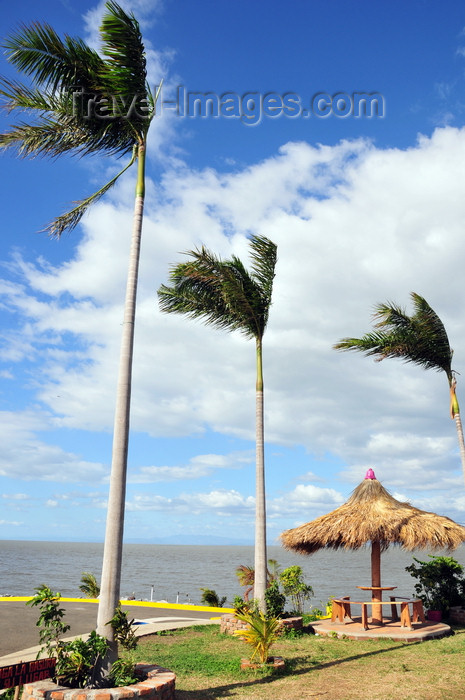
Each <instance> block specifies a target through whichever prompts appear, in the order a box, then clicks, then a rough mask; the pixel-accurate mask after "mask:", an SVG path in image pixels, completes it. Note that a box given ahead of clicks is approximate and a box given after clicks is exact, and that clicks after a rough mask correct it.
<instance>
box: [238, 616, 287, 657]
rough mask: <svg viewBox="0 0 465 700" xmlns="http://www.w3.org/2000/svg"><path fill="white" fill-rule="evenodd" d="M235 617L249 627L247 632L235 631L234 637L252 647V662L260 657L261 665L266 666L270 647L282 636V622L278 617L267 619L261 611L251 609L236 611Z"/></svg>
mask: <svg viewBox="0 0 465 700" xmlns="http://www.w3.org/2000/svg"><path fill="white" fill-rule="evenodd" d="M235 616H236V617H237V619H238V620H241V622H246V623H247V624H248V625H249V628H248V629H246V630H235V631H234V635H235V636H236V637H239V638H240V639H243V640H244V642H245V643H246V644H248V645H249V646H251V647H252V655H251V657H250V660H251V661H253V660H254V659H255V657H258V660H259V661H260V663H261V664H266V662H267V661H268V656H269V650H270V647H271V645H272V644H274V643H275V642H276V640H277V639H278V637H279V636H280V634H281V630H282V626H281V621H280V620H278V618H277V617H267V616H266V615H264V614H263V613H262V612H261V611H260V610H251V609H248V610H243V611H242V612H238V611H237V610H236V612H235Z"/></svg>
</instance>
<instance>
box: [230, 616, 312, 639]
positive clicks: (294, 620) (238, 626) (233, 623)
mask: <svg viewBox="0 0 465 700" xmlns="http://www.w3.org/2000/svg"><path fill="white" fill-rule="evenodd" d="M281 625H282V627H284V629H293V630H301V629H302V618H301V617H284V618H283V619H282V620H281ZM248 627H249V626H248V624H247V622H242V620H238V619H237V617H235V616H234V615H233V614H232V613H228V614H227V615H222V616H221V624H220V632H221V634H234V632H235V631H236V630H246V629H248Z"/></svg>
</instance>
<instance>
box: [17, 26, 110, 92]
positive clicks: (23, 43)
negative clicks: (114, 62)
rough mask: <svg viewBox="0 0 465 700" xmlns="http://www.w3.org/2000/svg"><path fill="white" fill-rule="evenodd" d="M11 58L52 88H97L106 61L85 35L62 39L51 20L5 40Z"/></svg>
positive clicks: (28, 27)
mask: <svg viewBox="0 0 465 700" xmlns="http://www.w3.org/2000/svg"><path fill="white" fill-rule="evenodd" d="M4 47H5V48H6V51H7V58H8V61H9V62H10V63H12V64H13V65H14V66H15V67H16V68H17V69H18V70H19V71H21V72H23V73H25V74H26V75H29V76H30V77H31V78H32V80H33V82H34V84H35V85H37V86H42V87H44V88H46V89H48V90H50V91H52V92H55V91H62V90H64V89H66V90H68V89H69V90H71V89H72V88H73V87H74V86H80V87H86V88H87V89H89V90H90V89H92V90H97V89H98V88H99V87H100V89H101V86H99V85H98V84H97V83H96V82H95V78H96V77H97V76H98V75H99V74H100V73H101V71H102V68H103V65H104V61H103V59H102V58H101V57H100V56H99V54H98V53H97V52H96V51H95V50H94V49H92V48H90V47H89V46H88V45H87V44H86V43H85V42H84V41H82V39H79V38H77V39H75V38H72V37H69V36H66V37H65V41H62V39H60V37H59V36H58V34H57V33H56V31H55V30H54V29H53V28H52V27H51V26H50V25H49V24H46V23H44V24H41V23H39V22H33V23H32V24H31V25H30V26H26V25H22V27H21V29H20V30H19V31H18V32H17V33H15V34H12V35H10V36H9V37H8V38H7V39H6V40H5V42H4Z"/></svg>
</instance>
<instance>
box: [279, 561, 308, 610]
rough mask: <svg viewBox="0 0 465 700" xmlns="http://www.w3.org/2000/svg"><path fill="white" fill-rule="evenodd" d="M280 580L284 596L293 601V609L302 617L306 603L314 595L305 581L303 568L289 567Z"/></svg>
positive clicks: (280, 576) (282, 573) (281, 574)
mask: <svg viewBox="0 0 465 700" xmlns="http://www.w3.org/2000/svg"><path fill="white" fill-rule="evenodd" d="M279 580H280V582H281V585H282V587H283V592H284V595H286V596H289V597H290V598H291V600H292V604H293V606H294V607H293V609H294V611H295V612H296V613H298V614H299V615H302V613H303V609H304V603H305V601H306V600H309V599H310V598H311V597H312V595H313V588H312V587H311V586H310V585H308V584H306V583H305V581H304V576H303V571H302V567H301V566H289V567H288V568H287V569H284V571H281V573H280V574H279Z"/></svg>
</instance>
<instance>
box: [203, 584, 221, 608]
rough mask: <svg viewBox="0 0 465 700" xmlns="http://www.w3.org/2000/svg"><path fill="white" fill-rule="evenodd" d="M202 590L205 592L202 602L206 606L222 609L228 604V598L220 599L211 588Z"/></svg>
mask: <svg viewBox="0 0 465 700" xmlns="http://www.w3.org/2000/svg"><path fill="white" fill-rule="evenodd" d="M200 590H201V591H203V592H202V598H201V602H202V603H205V605H210V606H211V607H212V608H222V607H223V605H224V604H225V603H226V596H223V597H222V598H220V597H219V596H218V594H217V592H216V591H213V590H212V589H211V588H201V589H200Z"/></svg>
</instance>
